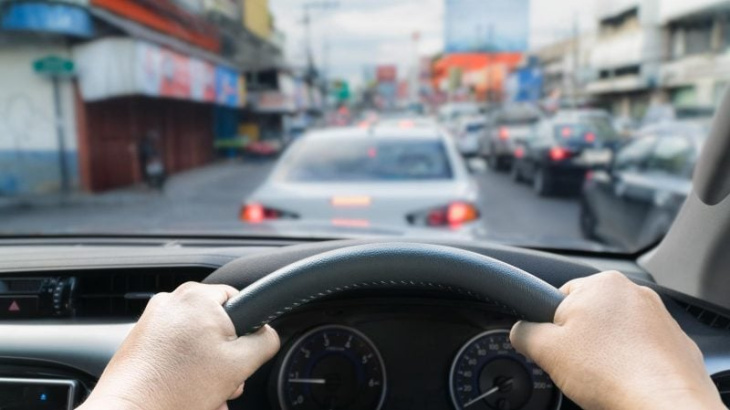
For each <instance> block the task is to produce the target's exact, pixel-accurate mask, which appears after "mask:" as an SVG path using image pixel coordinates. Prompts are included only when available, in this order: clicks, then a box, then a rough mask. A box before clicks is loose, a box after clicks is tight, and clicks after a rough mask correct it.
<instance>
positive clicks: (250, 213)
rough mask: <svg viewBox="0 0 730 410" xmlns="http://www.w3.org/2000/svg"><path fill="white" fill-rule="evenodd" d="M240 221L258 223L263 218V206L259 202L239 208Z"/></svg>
mask: <svg viewBox="0 0 730 410" xmlns="http://www.w3.org/2000/svg"><path fill="white" fill-rule="evenodd" d="M240 218H241V220H242V221H246V222H251V223H259V222H262V221H263V220H264V219H265V214H264V207H263V206H262V205H261V204H248V205H245V206H244V207H243V209H241V216H240Z"/></svg>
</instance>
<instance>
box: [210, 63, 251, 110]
mask: <svg viewBox="0 0 730 410" xmlns="http://www.w3.org/2000/svg"><path fill="white" fill-rule="evenodd" d="M215 94H216V102H217V103H218V104H220V105H225V106H228V107H240V106H242V105H243V104H242V102H243V101H244V100H242V99H241V76H240V74H238V72H237V71H235V70H232V69H230V68H228V67H222V66H218V67H216V68H215Z"/></svg>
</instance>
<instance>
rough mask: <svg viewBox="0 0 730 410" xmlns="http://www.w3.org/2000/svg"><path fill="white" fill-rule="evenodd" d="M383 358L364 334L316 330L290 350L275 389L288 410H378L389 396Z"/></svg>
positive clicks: (335, 327) (340, 329) (338, 328)
mask: <svg viewBox="0 0 730 410" xmlns="http://www.w3.org/2000/svg"><path fill="white" fill-rule="evenodd" d="M385 383H386V376H385V367H384V365H383V359H382V358H381V356H380V353H379V352H378V350H377V348H376V347H375V345H374V344H373V343H372V342H371V341H370V339H368V338H367V336H365V335H364V334H362V333H361V332H359V331H357V330H355V329H352V328H350V327H346V326H338V325H328V326H322V327H318V328H315V329H312V330H310V331H308V332H307V333H305V334H304V335H303V336H301V337H300V338H299V339H297V340H296V341H295V342H294V343H293V344H292V345H291V348H290V349H289V350H288V351H287V353H286V356H285V357H284V360H283V362H282V366H281V369H280V371H279V376H278V383H277V390H278V396H279V404H280V405H281V408H282V409H284V410H345V409H347V410H379V409H380V408H381V407H382V405H383V401H384V400H385V391H386V384H385Z"/></svg>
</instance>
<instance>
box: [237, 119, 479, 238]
mask: <svg viewBox="0 0 730 410" xmlns="http://www.w3.org/2000/svg"><path fill="white" fill-rule="evenodd" d="M477 197H478V193H477V185H476V183H474V181H473V179H472V177H471V175H470V174H469V172H468V171H467V168H466V165H465V164H464V161H463V159H462V158H461V156H460V155H459V153H458V151H457V150H456V148H455V147H454V144H453V141H451V139H450V138H449V137H448V136H447V135H446V134H445V133H443V132H442V131H439V130H438V129H437V128H435V127H394V126H374V127H371V128H355V127H353V128H334V129H328V130H319V131H315V132H311V133H308V134H307V135H305V136H304V137H302V138H301V139H300V140H297V141H296V142H295V143H294V144H293V145H292V146H291V147H290V148H289V149H288V150H287V151H286V152H285V153H284V154H283V155H282V156H281V157H280V159H279V162H278V164H277V165H276V167H275V168H274V170H273V171H272V173H271V175H270V176H269V178H268V180H267V181H266V182H264V183H263V185H261V186H260V187H259V188H258V189H257V190H256V191H254V192H253V194H251V196H250V197H248V198H247V199H246V201H245V202H244V204H243V206H242V208H241V213H240V219H241V220H243V221H245V222H246V223H249V224H256V223H261V222H267V223H272V222H274V223H275V222H276V221H286V223H287V224H291V223H296V222H297V221H298V222H301V223H302V224H305V223H307V224H311V223H317V224H320V225H321V224H327V225H332V226H340V227H361V228H377V227H387V228H389V229H398V230H402V231H408V230H410V229H414V230H422V229H429V230H431V229H443V230H446V231H449V232H455V231H457V232H461V233H465V234H467V235H469V236H472V235H476V231H478V230H479V229H480V227H479V225H480V224H479V221H478V220H479V214H480V212H479V210H478V209H477V206H476V204H475V203H476V201H477Z"/></svg>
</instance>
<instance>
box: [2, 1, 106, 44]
mask: <svg viewBox="0 0 730 410" xmlns="http://www.w3.org/2000/svg"><path fill="white" fill-rule="evenodd" d="M6 7H7V8H6V9H5V10H3V15H2V20H0V27H2V29H3V30H18V31H34V32H48V33H60V34H68V35H71V36H76V37H92V36H93V35H94V25H93V21H92V19H91V16H89V13H88V12H87V11H86V10H85V9H83V8H81V7H77V6H74V5H71V4H63V3H47V2H43V3H41V2H17V3H10V4H8V5H7V6H6Z"/></svg>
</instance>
